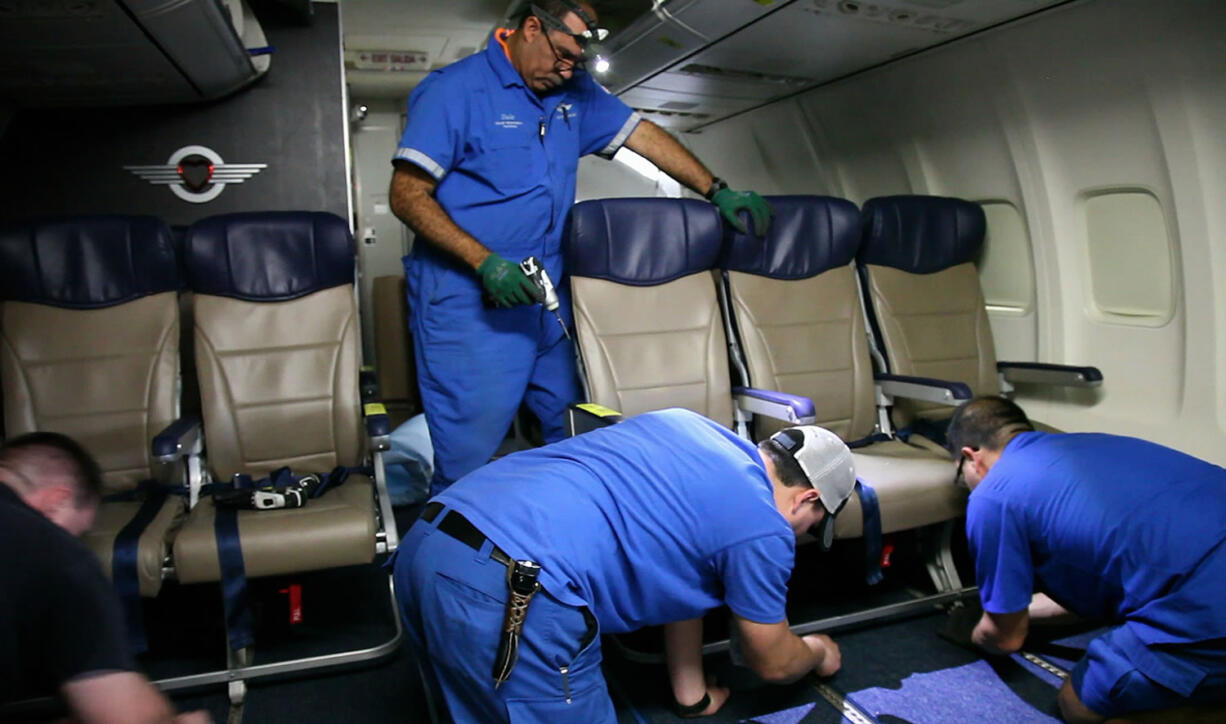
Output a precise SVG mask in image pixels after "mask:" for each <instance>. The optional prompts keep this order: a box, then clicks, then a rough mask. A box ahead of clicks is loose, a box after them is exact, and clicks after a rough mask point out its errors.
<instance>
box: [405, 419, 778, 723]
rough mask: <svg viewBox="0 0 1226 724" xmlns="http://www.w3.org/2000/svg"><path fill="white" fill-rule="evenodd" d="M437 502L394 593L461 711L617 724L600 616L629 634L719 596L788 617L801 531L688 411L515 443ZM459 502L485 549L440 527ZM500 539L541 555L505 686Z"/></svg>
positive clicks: (753, 458) (760, 474)
mask: <svg viewBox="0 0 1226 724" xmlns="http://www.w3.org/2000/svg"><path fill="white" fill-rule="evenodd" d="M434 502H436V503H441V504H443V505H444V506H446V508H445V512H442V513H441V514H439V515H437V516H436V517H434V518H433V519H432V520H431V521H429V522H426V521H418V522H417V523H416V524H415V525H414V526H413V527H412V528H411V529H410V530H409V532H408V534H407V535H406V536H405V541H404V543H403V544H402V545H401V547H400V550H399V552H398V555H397V560H396V563H395V581H396V594H397V596H398V597H399V599H400V603H401V610H402V614H403V616H404V619H405V622H406V624H407V629H408V631H409V635H410V638H411V639H412V640H413V642H414V644H415V646H417V650H418V652H419V653H420V654H422V655H423V656H424V658H425V659H427V660H428V661H429V662H430V664H431V670H432V673H433V674H434V676H436V677H437V680H438V683H439V685H440V686H441V688H442V690H443V692H444V694H445V695H446V698H447V701H448V704H449V706H450V707H451V714H452V716H453V717H455V718H456V719H457V721H481V722H489V721H508V720H509V721H513V722H514V721H525V720H530V721H541V720H544V719H545V718H546V716H549V717H551V719H552V720H553V721H584V722H589V723H590V724H596V723H597V722H613V721H616V718H615V716H614V714H613V708H612V705H611V703H610V701H609V696H608V692H607V689H606V687H605V682H604V679H603V677H602V676H601V673H600V661H601V654H600V639H599V637H598V636H596V635H595V634H596V629H597V628H598V630H599V632H600V633H621V632H625V631H631V630H634V629H637V628H640V627H643V626H650V625H657V624H663V623H668V622H673V621H682V620H687V619H692V618H698V617H701V616H702V615H703V614H704V613H705V612H707V611H709V610H711V609H714V608H717V607H719V606H721V605H727V606H728V607H729V608H730V609H731V610H732V612H733V613H735V614H737V615H738V616H741V617H743V618H746V619H749V620H751V621H756V622H759V623H778V622H780V621H785V620H786V618H787V614H786V610H785V603H786V596H787V581H788V578H789V576H790V575H791V571H792V565H793V561H794V555H795V534H794V533H793V532H792V529H791V527H790V526H789V524H788V523H787V521H786V519H785V518H784V517H783V516H782V515H781V514H780V513H779V511H778V510H777V509H776V507H775V502H774V495H773V488H772V486H771V483H770V481H769V480H768V478H767V476H766V472H765V469H764V468H763V465H762V461H761V458H760V457H759V455H758V452H757V449H756V448H755V447H754V446H753V445H752V444H751V443H748V442H746V441H744V440H742V439H740V438H738V437H737V436H736V435H734V434H733V433H732V432H731V431H729V430H727V429H725V428H723V427H722V426H720V425H718V424H716V423H714V422H712V421H710V420H708V419H706V418H704V417H702V416H700V415H697V414H695V413H693V412H689V411H686V410H675V409H674V410H664V411H660V412H651V413H646V414H643V415H639V416H638V417H634V418H631V419H629V420H627V421H625V422H623V423H621V424H618V425H615V426H612V427H609V428H605V429H601V430H597V431H594V432H590V433H586V434H583V435H580V436H578V437H575V438H572V439H569V440H566V441H564V442H560V443H556V444H553V445H547V446H545V447H543V448H538V449H535V450H529V451H524V452H519V453H515V454H512V455H510V456H507V457H505V458H502V459H500V460H497V461H495V462H494V463H491V464H490V465H488V466H486V467H484V468H481V469H480V470H477V471H475V472H473V473H471V474H470V475H468V476H466V477H465V478H464V479H462V480H460V481H459V482H458V483H457V484H455V485H454V486H452V487H450V488H449V489H448V490H447V491H446V492H444V493H443V494H442V495H440V496H438V497H437V498H436V499H435V501H434ZM452 511H455V512H458V513H460V514H461V515H463V517H464V518H466V519H467V520H468V521H470V522H471V523H472V524H473V526H475V528H476V529H478V530H479V531H481V532H482V533H483V534H484V535H485V536H487V540H486V541H485V542H484V543H483V544H482V545H481V548H480V549H479V550H478V549H474V548H473V547H470V546H466V545H465V544H464V543H461V542H460V541H459V540H457V539H456V538H454V537H452V536H451V535H449V534H447V533H446V532H445V531H444V530H443V529H442V528H440V527H438V526H439V525H440V521H443V520H444V519H445V517H446V516H447V515H449V514H450V513H451V512H452ZM443 527H444V528H445V527H446V526H443ZM495 545H496V546H497V547H498V548H499V549H501V550H502V551H505V552H506V554H507V555H509V556H510V557H511V558H513V559H530V560H533V561H536V562H537V563H539V564H540V565H541V567H542V571H541V574H540V581H541V583H542V584H543V589H544V590H543V591H542V592H541V593H539V594H537V596H536V598H535V599H533V601H532V603H531V604H530V606H529V609H528V613H527V618H526V622H525V625H524V635H523V641H522V642H521V644H520V658H519V664H518V665H517V667H516V668H515V670H514V672H513V673H512V675H511V678H510V679H509V680H508V681H507V682H506V683H505V684H503V685H502V686H501V687H500V688H498V689H497V690H495V689H494V688H493V678H492V673H491V672H492V669H493V663H494V656H495V650H496V648H497V643H498V637H499V631H500V628H501V624H502V618H503V607H504V602H505V601H506V599H507V581H506V579H507V571H506V567H505V566H504V565H503V564H501V563H499V562H498V561H497V560H494V559H492V558H491V557H490V553H491V550H492V547H493V546H495ZM593 623H594V624H595V626H592V625H591V624H593Z"/></svg>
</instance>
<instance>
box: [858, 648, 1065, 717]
mask: <svg viewBox="0 0 1226 724" xmlns="http://www.w3.org/2000/svg"><path fill="white" fill-rule="evenodd" d="M849 698H850V699H851V700H852V701H854V702H855V703H856V704H859V705H860V706H861V707H862V708H864V709H865V710H867V711H868V712H869V713H870V714H872V715H874V716H881V715H893V716H896V717H900V718H902V719H905V720H907V721H909V722H912V723H913V724H945V723H946V722H954V721H979V720H983V719H984V717H985V716H986V715H989V714H990V717H991V719H992V721H993V722H994V724H1024V723H1026V722H1059V720H1058V719H1053V718H1052V717H1050V716H1048V715H1047V714H1044V713H1043V712H1041V711H1039V710H1037V709H1035V708H1034V707H1032V706H1031V705H1030V704H1027V703H1026V702H1025V701H1023V700H1022V699H1021V698H1020V697H1019V696H1018V695H1017V694H1015V693H1013V691H1012V690H1011V689H1010V688H1009V687H1008V686H1006V685H1005V683H1004V682H1003V681H1001V680H1000V677H999V676H997V674H996V672H995V671H994V670H993V669H992V667H991V666H989V665H988V663H987V662H986V661H976V662H974V663H971V664H967V665H965V666H959V667H956V668H952V669H943V670H941V671H933V672H931V673H927V674H915V675H913V676H908V677H907V678H905V679H903V682H902V688H900V689H885V688H880V687H875V688H872V689H864V690H862V691H857V692H855V693H852V694H850V695H849ZM845 721H846V720H845Z"/></svg>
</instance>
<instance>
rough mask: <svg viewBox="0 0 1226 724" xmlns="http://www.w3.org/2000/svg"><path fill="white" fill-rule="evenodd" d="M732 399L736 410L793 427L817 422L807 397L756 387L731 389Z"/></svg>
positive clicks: (814, 409) (815, 413)
mask: <svg viewBox="0 0 1226 724" xmlns="http://www.w3.org/2000/svg"><path fill="white" fill-rule="evenodd" d="M732 397H733V399H734V400H735V402H736V406H737V407H738V408H740V409H742V410H744V411H746V412H752V413H753V414H755V415H766V416H767V417H770V418H774V419H776V420H783V421H785V422H790V423H792V424H793V425H812V424H813V423H814V422H817V410H816V408H815V407H814V405H813V400H810V399H809V398H808V397H801V396H800V395H789V394H788V393H786V392H777V391H775V390H761V389H758V388H756V387H733V388H732Z"/></svg>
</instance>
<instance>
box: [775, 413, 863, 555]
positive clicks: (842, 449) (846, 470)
mask: <svg viewBox="0 0 1226 724" xmlns="http://www.w3.org/2000/svg"><path fill="white" fill-rule="evenodd" d="M771 440H773V441H775V443H777V444H778V445H779V447H781V448H783V450H784V451H785V452H787V453H788V454H789V455H791V456H792V458H793V459H794V460H795V461H796V464H797V465H799V466H800V469H801V470H802V471H804V474H805V477H807V478H809V484H810V485H812V486H813V487H814V488H815V489H817V490H818V491H819V492H820V493H821V494H822V497H821V501H822V507H824V508H825V509H826V513H827V515H826V516H825V517H824V518H823V519H822V522H821V523H819V524H818V526H819V527H818V531H817V532H816V533H815V535H816V536H817V538H818V540H819V541H820V542H821V544H822V547H823V549H825V550H829V548H830V545H831V544H832V543H833V542H834V518H835V516H836V515H838V514H839V511H841V510H842V509H843V506H845V505H846V504H847V500H848V499H849V498H850V497H851V494H852V491H854V490H855V489H856V464H855V459H854V458H852V456H851V450H849V449H848V447H847V443H845V442H843V440H842V438H840V437H839V436H838V435H836V434H834V433H833V432H831V431H829V430H827V429H826V428H824V427H818V426H816V425H801V426H799V427H789V428H785V429H783V430H780V431H779V432H777V433H775V434H774V435H772V436H771Z"/></svg>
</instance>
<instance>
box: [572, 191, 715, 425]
mask: <svg viewBox="0 0 1226 724" xmlns="http://www.w3.org/2000/svg"><path fill="white" fill-rule="evenodd" d="M722 234H723V230H722V222H721V220H720V217H719V214H718V212H717V211H716V210H715V208H714V207H713V206H711V205H710V204H708V203H706V202H702V201H695V200H689V199H663V198H651V199H631V198H626V199H602V200H594V201H585V202H583V203H580V204H577V205H575V206H574V208H572V209H571V213H570V218H569V221H568V228H567V231H566V234H565V236H564V244H565V254H566V265H567V269H568V270H569V274H570V285H571V291H572V295H573V299H574V305H573V306H574V312H575V329H576V332H577V334H578V343H579V349H580V352H581V355H582V357H583V362H584V366H585V367H586V371H587V384H588V389H587V395H588V400H589V401H591V402H596V403H599V404H601V405H605V406H607V407H612V408H614V409H617V410H619V411H621V412H622V413H623V414H626V415H636V414H638V413H640V412H646V411H648V410H657V409H660V408H664V407H685V408H688V409H690V410H693V411H695V412H698V413H700V414H702V415H706V416H707V417H709V418H711V419H713V420H716V421H718V422H720V423H723V424H726V425H728V426H729V427H731V426H732V422H733V420H732V397H731V382H730V381H729V377H728V355H727V348H726V343H725V336H724V329H723V323H722V320H721V317H720V311H719V302H718V300H717V298H716V293H715V285H714V284H713V281H712V276H711V275H712V271H711V270H712V269H714V268H715V265H716V263H717V261H718V258H719V252H720V246H721V243H722Z"/></svg>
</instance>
